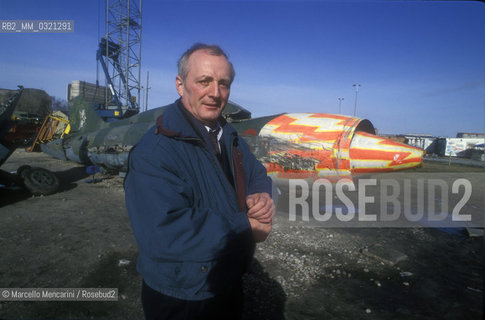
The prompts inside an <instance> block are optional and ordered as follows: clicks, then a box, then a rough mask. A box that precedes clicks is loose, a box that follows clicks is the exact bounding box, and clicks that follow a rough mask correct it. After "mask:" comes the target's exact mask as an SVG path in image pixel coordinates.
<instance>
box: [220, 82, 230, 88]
mask: <svg viewBox="0 0 485 320" xmlns="http://www.w3.org/2000/svg"><path fill="white" fill-rule="evenodd" d="M219 85H220V86H221V87H224V88H230V87H231V85H230V84H229V83H227V82H225V81H223V82H219Z"/></svg>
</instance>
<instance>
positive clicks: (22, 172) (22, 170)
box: [17, 165, 32, 180]
mask: <svg viewBox="0 0 485 320" xmlns="http://www.w3.org/2000/svg"><path fill="white" fill-rule="evenodd" d="M31 169H32V167H31V166H29V165H23V166H20V167H19V168H18V169H17V176H19V177H20V178H22V180H23V179H24V178H25V173H26V172H27V170H31Z"/></svg>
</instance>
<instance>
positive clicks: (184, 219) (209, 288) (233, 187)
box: [125, 44, 274, 319]
mask: <svg viewBox="0 0 485 320" xmlns="http://www.w3.org/2000/svg"><path fill="white" fill-rule="evenodd" d="M234 76H235V72H234V68H233V66H232V64H231V63H230V62H229V60H228V58H227V55H226V54H225V53H224V52H223V51H222V50H221V49H220V48H219V47H218V46H214V45H205V44H196V45H194V46H192V47H191V48H190V49H189V50H187V51H186V52H185V53H184V54H183V56H182V57H181V58H180V60H179V62H178V75H177V77H176V79H175V85H176V88H177V91H178V93H179V95H180V97H181V98H180V99H179V100H177V101H176V102H175V103H174V104H172V105H170V106H168V107H167V109H166V111H165V112H164V113H163V115H162V116H161V117H159V118H158V119H157V124H156V125H155V126H154V127H153V128H152V129H150V130H149V131H148V132H147V133H146V134H145V135H144V136H143V137H142V139H141V140H140V141H139V143H138V144H137V145H136V147H135V148H134V149H133V150H132V152H131V154H130V159H129V171H128V174H127V177H126V180H125V194H126V205H127V209H128V213H129V216H130V220H131V224H132V228H133V232H134V234H135V237H136V240H137V243H138V248H139V257H138V264H137V269H138V271H139V272H140V273H141V275H142V276H143V280H144V281H143V287H142V304H143V309H144V312H145V317H146V318H147V319H238V318H241V315H242V300H243V295H242V286H241V277H242V274H243V273H244V271H245V268H246V267H247V265H248V263H249V262H250V260H251V258H252V254H253V250H254V242H259V241H264V240H265V239H266V237H267V236H268V234H269V232H270V231H271V222H272V218H273V214H274V205H273V201H272V199H271V197H270V193H271V180H270V179H269V177H267V175H266V170H265V168H264V167H263V166H262V165H261V164H260V163H259V162H258V161H257V160H256V158H255V157H254V156H253V155H252V154H251V152H250V151H249V147H248V145H247V144H246V143H245V142H244V140H242V139H241V138H240V137H239V136H238V135H237V133H236V131H235V130H234V128H232V127H231V125H230V124H228V123H226V121H225V120H224V119H223V118H222V117H221V113H222V111H223V110H224V107H225V105H226V103H227V101H228V99H229V93H230V88H231V83H232V81H233V79H234Z"/></svg>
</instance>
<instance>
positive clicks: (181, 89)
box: [175, 76, 184, 97]
mask: <svg viewBox="0 0 485 320" xmlns="http://www.w3.org/2000/svg"><path fill="white" fill-rule="evenodd" d="M175 87H176V88H177V92H178V93H179V95H180V96H181V97H182V96H183V95H184V81H183V80H182V77H181V76H176V77H175Z"/></svg>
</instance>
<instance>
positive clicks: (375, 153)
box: [259, 113, 424, 180]
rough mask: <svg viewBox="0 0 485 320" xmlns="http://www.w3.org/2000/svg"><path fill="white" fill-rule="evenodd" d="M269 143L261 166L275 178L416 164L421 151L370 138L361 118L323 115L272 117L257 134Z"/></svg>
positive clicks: (340, 174) (371, 130)
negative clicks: (263, 164)
mask: <svg viewBox="0 0 485 320" xmlns="http://www.w3.org/2000/svg"><path fill="white" fill-rule="evenodd" d="M259 137H260V138H264V139H266V141H270V142H271V143H270V144H269V147H268V156H265V157H264V159H263V160H262V162H264V163H265V165H266V169H267V171H268V173H269V174H270V175H272V176H274V177H276V178H284V179H305V178H314V179H318V178H328V179H332V180H335V179H341V178H348V177H349V176H351V175H355V174H361V173H373V172H390V171H397V170H404V169H409V168H414V167H417V166H420V165H421V163H422V156H423V153H424V152H423V150H422V149H419V148H415V147H412V146H409V145H406V144H402V143H398V142H395V141H392V140H389V139H387V138H383V137H379V136H377V135H375V130H374V127H373V125H372V123H371V122H370V121H368V120H365V119H359V118H355V117H348V116H342V115H333V114H325V113H291V114H283V115H280V116H277V117H274V118H272V119H271V120H270V121H268V122H267V123H266V124H265V125H264V126H263V127H262V128H261V130H260V131H259Z"/></svg>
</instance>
